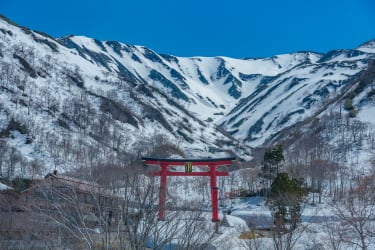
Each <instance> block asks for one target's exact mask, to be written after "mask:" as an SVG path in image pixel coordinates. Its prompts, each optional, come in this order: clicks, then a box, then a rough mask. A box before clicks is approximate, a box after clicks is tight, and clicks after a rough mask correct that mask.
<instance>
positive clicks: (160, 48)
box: [0, 0, 375, 58]
mask: <svg viewBox="0 0 375 250" xmlns="http://www.w3.org/2000/svg"><path fill="white" fill-rule="evenodd" d="M0 13H1V14H3V15H5V16H7V17H8V18H10V19H12V20H13V21H15V22H16V23H18V24H20V25H23V26H26V27H29V28H31V29H34V30H40V31H44V32H46V33H48V34H50V35H52V36H53V37H61V36H66V35H69V34H75V35H85V36H88V37H93V38H97V39H99V40H115V41H120V42H123V43H127V44H136V45H144V46H147V47H149V48H151V49H153V50H154V51H156V52H158V53H165V54H172V55H176V56H229V57H235V58H242V57H267V56H273V55H277V54H283V53H289V52H295V51H306V50H309V51H316V52H322V53H325V52H327V51H329V50H331V49H339V48H355V47H356V46H358V45H360V44H361V43H363V42H366V41H368V40H371V39H374V38H375V25H374V24H375V1H373V0H314V1H312V0H306V1H302V0H284V1H281V0H227V1H222V0H215V1H210V0H199V1H198V0H187V1H186V0H133V1H128V0H105V1H103V0H102V1H97V0H91V1H87V0H64V1H60V0H34V1H29V0H0Z"/></svg>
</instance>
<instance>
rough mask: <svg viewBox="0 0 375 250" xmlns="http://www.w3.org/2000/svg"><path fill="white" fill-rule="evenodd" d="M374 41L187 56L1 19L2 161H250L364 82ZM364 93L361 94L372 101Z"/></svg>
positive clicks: (77, 163) (72, 164)
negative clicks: (239, 55) (230, 157)
mask: <svg viewBox="0 0 375 250" xmlns="http://www.w3.org/2000/svg"><path fill="white" fill-rule="evenodd" d="M374 47H375V46H374V42H373V41H370V42H367V43H365V44H363V45H361V46H360V47H358V48H357V49H354V50H334V51H331V52H329V53H327V54H319V53H313V52H297V53H290V54H284V55H277V56H274V57H270V58H247V59H233V58H228V57H211V58H208V57H193V58H182V57H175V56H171V55H160V54H157V53H156V52H154V51H152V50H150V49H148V48H146V47H143V46H134V45H126V44H122V43H119V42H114V41H99V40H96V39H91V38H87V37H83V36H69V37H64V38H60V39H54V38H52V37H50V36H48V35H47V34H44V33H42V32H36V31H31V30H29V29H27V28H25V27H20V26H18V25H17V24H14V23H12V22H11V21H9V20H7V19H6V18H4V17H2V18H0V64H1V68H0V69H1V79H0V97H1V98H0V131H1V132H0V137H1V138H2V140H1V142H2V143H1V145H0V146H1V147H2V148H5V149H6V150H5V151H6V153H5V154H3V156H1V157H3V158H1V159H2V161H1V162H4V161H6V160H9V159H10V156H11V155H12V154H13V153H14V152H16V153H14V154H16V155H17V156H18V158H17V157H16V158H17V159H21V160H22V161H24V162H28V164H29V165H30V166H34V167H35V166H39V165H43V166H46V167H47V168H51V167H55V168H66V169H70V168H73V167H77V166H90V165H95V164H104V163H111V164H112V163H113V164H126V163H127V162H129V161H131V160H134V159H137V158H139V156H141V155H146V154H147V155H150V154H154V155H159V156H167V155H171V154H180V155H181V154H185V156H192V157H201V156H204V157H207V156H210V157H215V156H221V155H225V154H228V153H229V154H236V155H238V156H240V157H241V158H244V159H250V158H251V154H250V153H251V150H250V147H254V146H260V145H262V144H263V143H265V142H267V141H269V140H270V138H274V139H275V138H276V137H277V135H279V134H280V133H281V132H282V131H286V130H287V129H288V128H291V127H293V126H294V125H295V124H296V123H298V122H303V121H305V120H308V119H311V117H314V116H316V115H318V114H319V113H321V112H322V110H326V109H328V108H331V107H335V105H338V104H339V103H340V102H341V101H342V100H343V98H344V96H345V94H346V93H348V92H349V91H350V90H351V89H353V88H356V86H357V85H361V84H359V82H360V81H361V77H363V76H362V75H363V74H362V73H363V72H365V71H366V70H368V68H369V67H368V65H369V61H371V58H374V51H375V49H374ZM368 78H369V79H370V78H371V77H370V76H369V77H368ZM369 81H371V80H369ZM366 86H367V85H366ZM368 89H369V88H368V87H366V93H368V92H370V91H367V90H368ZM361 93H362V92H361ZM363 93H364V92H363ZM363 93H362V95H363V98H360V100H359V99H358V101H357V99H355V98H354V97H353V98H352V99H353V100H354V102H355V104H357V103H361V105H366V104H365V100H366V95H365V94H363ZM369 107H371V105H369ZM359 115H361V113H359ZM12 150H13V151H12ZM5 151H4V152H5ZM12 152H13V153H12ZM4 157H5V158H4ZM7 157H8V158H7ZM21 160H17V161H16V163H17V164H18V165H19V166H21V165H22V164H21V163H20V161H21ZM17 164H16V165H17ZM33 164H34V165H33ZM13 165H14V164H13ZM0 166H1V165H0ZM11 168H14V169H15V167H14V166H13V167H11ZM30 168H31V167H30ZM5 169H6V170H5ZM8 169H9V164H8V165H6V166H3V167H2V170H1V171H0V172H4V171H8Z"/></svg>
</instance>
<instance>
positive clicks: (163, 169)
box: [142, 157, 235, 222]
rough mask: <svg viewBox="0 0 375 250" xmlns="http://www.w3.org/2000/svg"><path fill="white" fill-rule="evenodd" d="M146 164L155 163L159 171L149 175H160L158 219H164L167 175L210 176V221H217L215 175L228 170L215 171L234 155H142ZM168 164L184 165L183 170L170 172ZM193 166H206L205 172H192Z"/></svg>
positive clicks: (225, 173)
mask: <svg viewBox="0 0 375 250" xmlns="http://www.w3.org/2000/svg"><path fill="white" fill-rule="evenodd" d="M142 160H143V161H145V164H146V165H154V166H155V165H156V166H159V167H160V171H158V172H152V173H149V175H150V176H160V189H159V220H165V209H166V207H165V201H166V197H167V176H210V186H211V204H212V221H213V222H218V221H219V205H218V189H219V188H218V187H217V180H216V177H217V176H228V172H221V171H217V167H218V166H226V165H230V164H232V161H233V160H235V158H234V157H230V158H220V159H211V158H209V159H158V158H149V157H143V158H142ZM170 166H185V172H172V171H169V170H168V168H169V167H170ZM193 166H208V167H209V171H208V172H207V171H206V172H193V168H192V167H193Z"/></svg>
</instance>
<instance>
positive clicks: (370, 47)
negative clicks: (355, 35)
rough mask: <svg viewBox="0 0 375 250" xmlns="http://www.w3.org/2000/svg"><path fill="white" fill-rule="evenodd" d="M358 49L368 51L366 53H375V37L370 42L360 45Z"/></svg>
mask: <svg viewBox="0 0 375 250" xmlns="http://www.w3.org/2000/svg"><path fill="white" fill-rule="evenodd" d="M356 49H357V50H360V51H363V52H366V53H374V54H375V39H372V40H370V41H368V42H365V43H363V44H361V45H360V46H359V47H357V48H356Z"/></svg>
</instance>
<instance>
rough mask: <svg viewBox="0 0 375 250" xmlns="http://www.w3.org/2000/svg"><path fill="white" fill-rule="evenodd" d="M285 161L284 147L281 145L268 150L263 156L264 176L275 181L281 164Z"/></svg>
mask: <svg viewBox="0 0 375 250" xmlns="http://www.w3.org/2000/svg"><path fill="white" fill-rule="evenodd" d="M283 161H284V153H283V147H282V145H281V144H278V145H276V146H275V147H272V148H268V149H266V151H265V152H264V156H263V167H262V172H263V176H264V177H265V178H268V179H273V178H275V177H276V175H277V174H278V173H279V167H280V164H281V162H283Z"/></svg>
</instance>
